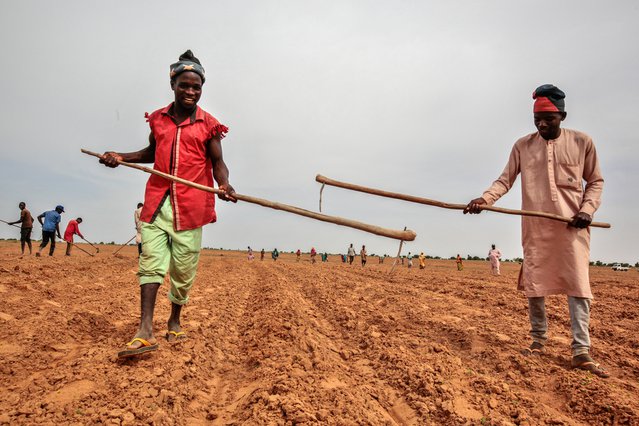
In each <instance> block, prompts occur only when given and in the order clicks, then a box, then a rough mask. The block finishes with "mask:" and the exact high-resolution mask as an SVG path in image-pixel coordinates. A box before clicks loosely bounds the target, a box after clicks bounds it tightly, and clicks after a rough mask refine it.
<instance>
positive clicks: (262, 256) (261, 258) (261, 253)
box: [260, 249, 264, 260]
mask: <svg viewBox="0 0 639 426" xmlns="http://www.w3.org/2000/svg"><path fill="white" fill-rule="evenodd" d="M260 260H264V249H262V251H260Z"/></svg>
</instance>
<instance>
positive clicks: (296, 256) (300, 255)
mask: <svg viewBox="0 0 639 426" xmlns="http://www.w3.org/2000/svg"><path fill="white" fill-rule="evenodd" d="M300 257H302V250H300V249H297V251H296V252H295V261H296V262H299V261H300Z"/></svg>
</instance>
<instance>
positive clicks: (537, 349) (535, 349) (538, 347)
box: [521, 342, 544, 356]
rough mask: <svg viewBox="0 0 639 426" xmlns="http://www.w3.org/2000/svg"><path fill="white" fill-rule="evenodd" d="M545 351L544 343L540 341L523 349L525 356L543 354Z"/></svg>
mask: <svg viewBox="0 0 639 426" xmlns="http://www.w3.org/2000/svg"><path fill="white" fill-rule="evenodd" d="M543 353H544V345H543V344H541V343H539V342H532V343H531V344H530V346H529V347H527V348H525V349H522V351H521V354H522V355H523V356H533V355H534V356H541V354H543Z"/></svg>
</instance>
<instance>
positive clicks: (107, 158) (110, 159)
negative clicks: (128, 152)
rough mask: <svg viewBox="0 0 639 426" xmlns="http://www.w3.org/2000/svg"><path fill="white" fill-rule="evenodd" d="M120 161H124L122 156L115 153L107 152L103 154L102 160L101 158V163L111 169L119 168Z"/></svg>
mask: <svg viewBox="0 0 639 426" xmlns="http://www.w3.org/2000/svg"><path fill="white" fill-rule="evenodd" d="M120 161H124V160H123V159H122V156H121V155H120V154H118V153H117V152H113V151H107V152H105V153H104V154H102V158H100V163H102V164H104V165H105V166H107V167H111V168H114V167H118V166H119V165H120Z"/></svg>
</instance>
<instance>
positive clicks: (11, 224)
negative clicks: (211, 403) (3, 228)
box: [0, 219, 22, 229]
mask: <svg viewBox="0 0 639 426" xmlns="http://www.w3.org/2000/svg"><path fill="white" fill-rule="evenodd" d="M0 222H4V223H6V224H7V225H9V226H15V227H16V228H20V229H22V227H20V226H18V225H16V224H14V223H9V222H7V221H6V220H2V219H0Z"/></svg>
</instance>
